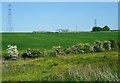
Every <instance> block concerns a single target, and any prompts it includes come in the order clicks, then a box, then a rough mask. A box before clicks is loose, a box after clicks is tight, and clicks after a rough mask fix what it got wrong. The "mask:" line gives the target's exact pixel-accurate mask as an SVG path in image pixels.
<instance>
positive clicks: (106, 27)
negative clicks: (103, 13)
mask: <svg viewBox="0 0 120 83" xmlns="http://www.w3.org/2000/svg"><path fill="white" fill-rule="evenodd" d="M109 30H110V28H109V27H108V26H104V27H103V28H102V31H109Z"/></svg>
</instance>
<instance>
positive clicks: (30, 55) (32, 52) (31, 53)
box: [22, 49, 44, 58]
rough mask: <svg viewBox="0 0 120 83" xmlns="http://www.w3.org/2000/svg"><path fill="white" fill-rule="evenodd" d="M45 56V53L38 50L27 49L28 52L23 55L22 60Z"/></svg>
mask: <svg viewBox="0 0 120 83" xmlns="http://www.w3.org/2000/svg"><path fill="white" fill-rule="evenodd" d="M43 56H44V52H43V51H40V50H38V49H27V50H26V52H24V53H23V54H22V58H38V57H43Z"/></svg>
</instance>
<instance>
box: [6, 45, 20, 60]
mask: <svg viewBox="0 0 120 83" xmlns="http://www.w3.org/2000/svg"><path fill="white" fill-rule="evenodd" d="M7 47H8V48H7V55H5V56H4V58H5V59H7V60H8V59H12V60H16V59H17V58H18V54H19V53H18V50H17V46H16V45H8V46H7Z"/></svg>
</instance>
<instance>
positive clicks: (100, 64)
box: [2, 51, 119, 81]
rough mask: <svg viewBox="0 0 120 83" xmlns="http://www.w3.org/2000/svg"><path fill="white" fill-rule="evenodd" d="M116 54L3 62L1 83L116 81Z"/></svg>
mask: <svg viewBox="0 0 120 83" xmlns="http://www.w3.org/2000/svg"><path fill="white" fill-rule="evenodd" d="M117 58H118V52H117V51H111V52H101V53H90V54H77V55H63V56H59V57H43V58H36V59H27V60H23V59H19V60H17V61H14V60H13V61H9V60H8V61H3V71H2V72H3V75H2V77H3V79H2V80H3V81H43V80H45V81H46V80H48V81H68V80H69V81H87V80H89V81H96V80H98V81H101V80H102V81H110V80H112V81H114V80H115V81H118V80H119V79H118V68H117V67H118V64H117V63H118V62H117Z"/></svg>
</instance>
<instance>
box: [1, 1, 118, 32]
mask: <svg viewBox="0 0 120 83" xmlns="http://www.w3.org/2000/svg"><path fill="white" fill-rule="evenodd" d="M9 3H10V4H11V5H12V26H13V28H14V31H15V32H32V31H55V30H57V29H69V30H70V31H76V28H77V31H91V30H92V27H94V25H95V24H94V20H95V19H96V20H97V26H100V27H103V26H105V25H108V26H109V27H110V28H111V29H112V30H115V29H118V3H117V2H2V31H3V32H4V31H6V28H7V24H8V4H9Z"/></svg>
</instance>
